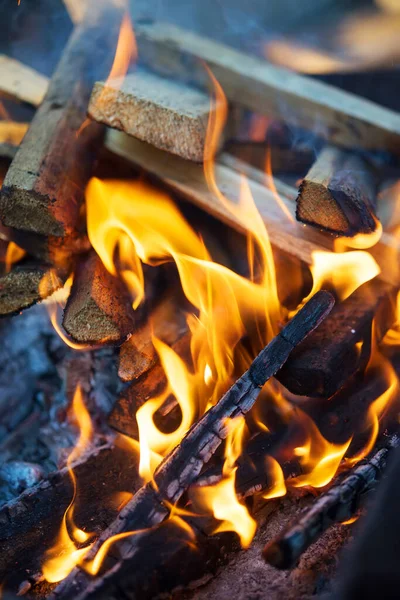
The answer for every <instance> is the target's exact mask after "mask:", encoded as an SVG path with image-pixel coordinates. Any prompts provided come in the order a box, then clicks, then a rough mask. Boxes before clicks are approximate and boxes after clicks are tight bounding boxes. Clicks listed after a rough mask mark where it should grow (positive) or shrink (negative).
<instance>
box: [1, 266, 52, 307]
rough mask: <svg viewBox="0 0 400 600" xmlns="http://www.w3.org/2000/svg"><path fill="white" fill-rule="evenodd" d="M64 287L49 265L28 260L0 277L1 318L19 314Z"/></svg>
mask: <svg viewBox="0 0 400 600" xmlns="http://www.w3.org/2000/svg"><path fill="white" fill-rule="evenodd" d="M62 285H63V281H62V279H60V278H59V277H58V276H57V274H56V273H55V271H54V270H53V269H52V268H51V267H49V266H48V265H43V264H40V263H38V262H37V261H33V260H27V261H23V262H22V264H20V265H18V264H17V265H16V266H14V267H13V268H12V269H11V271H10V272H9V273H6V274H4V275H2V276H0V316H2V317H4V316H7V315H13V314H18V313H20V312H21V311H22V310H24V309H25V308H29V307H30V306H33V305H34V304H36V303H37V302H40V301H41V300H44V299H45V298H47V297H48V296H51V294H52V293H53V292H55V291H56V290H57V289H58V288H60V287H61V286H62Z"/></svg>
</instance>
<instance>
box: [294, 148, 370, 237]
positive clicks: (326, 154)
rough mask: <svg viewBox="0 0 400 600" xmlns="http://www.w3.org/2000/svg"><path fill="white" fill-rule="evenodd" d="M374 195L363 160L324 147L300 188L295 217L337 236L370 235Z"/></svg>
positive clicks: (367, 169)
mask: <svg viewBox="0 0 400 600" xmlns="http://www.w3.org/2000/svg"><path fill="white" fill-rule="evenodd" d="M375 193H376V186H375V182H374V176H373V174H372V172H371V171H370V169H369V168H368V165H367V164H366V163H365V161H363V160H362V159H361V158H360V157H358V156H356V155H354V154H350V153H349V152H345V151H343V150H339V149H338V148H334V147H331V146H327V147H325V148H324V149H323V150H322V152H321V153H320V155H319V156H318V158H317V160H316V162H315V163H314V164H313V166H312V167H311V169H310V170H309V172H308V173H307V175H306V176H305V178H304V179H303V181H302V183H301V185H300V188H299V195H298V198H297V212H296V216H297V219H298V220H299V221H302V222H303V223H308V224H310V225H315V226H317V227H321V228H322V229H325V230H326V231H330V232H332V233H336V234H339V235H346V236H353V235H355V234H357V233H371V232H372V231H374V230H375V228H376V217H375V204H376V202H375Z"/></svg>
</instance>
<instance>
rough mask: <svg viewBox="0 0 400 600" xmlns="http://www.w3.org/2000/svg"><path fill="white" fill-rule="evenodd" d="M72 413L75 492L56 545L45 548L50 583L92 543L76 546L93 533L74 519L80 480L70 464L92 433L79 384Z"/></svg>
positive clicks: (71, 456)
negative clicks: (75, 427)
mask: <svg viewBox="0 0 400 600" xmlns="http://www.w3.org/2000/svg"><path fill="white" fill-rule="evenodd" d="M72 414H73V417H74V419H75V420H76V422H77V425H78V427H79V438H78V441H77V443H76V445H75V447H74V449H73V450H72V452H71V453H70V454H69V456H68V460H67V466H68V471H69V475H70V477H71V481H72V485H73V496H72V500H71V502H70V503H69V505H68V508H67V510H66V511H65V513H64V517H63V520H62V524H61V529H60V532H59V534H58V538H57V541H56V543H55V544H54V546H52V548H50V549H49V550H48V551H47V552H46V560H45V562H44V563H43V565H42V572H43V576H44V578H45V579H46V581H48V582H50V583H56V582H58V581H61V580H62V579H65V577H67V575H69V573H70V572H71V571H72V569H73V568H74V567H75V566H76V565H77V564H78V563H79V561H80V560H82V558H83V557H84V556H85V555H86V554H87V552H88V551H89V549H90V547H91V545H88V546H86V547H84V548H77V545H78V544H83V543H86V542H88V540H89V539H90V538H91V537H92V535H91V534H88V533H86V532H85V531H83V530H82V529H79V527H77V526H76V525H75V524H74V520H73V514H74V507H75V500H76V495H77V483H76V477H75V473H74V471H73V469H72V466H71V465H72V463H73V462H74V461H76V460H77V459H78V458H79V457H80V456H81V455H82V454H83V452H84V451H85V450H86V449H87V447H88V445H89V443H90V440H91V438H92V435H93V429H92V422H91V419H90V415H89V412H88V411H87V409H86V406H85V404H84V402H83V397H82V391H81V388H80V386H78V387H77V388H76V391H75V394H74V398H73V401H72Z"/></svg>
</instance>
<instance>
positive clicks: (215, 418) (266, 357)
mask: <svg viewBox="0 0 400 600" xmlns="http://www.w3.org/2000/svg"><path fill="white" fill-rule="evenodd" d="M333 303H334V300H333V298H332V296H331V295H330V294H329V293H327V292H318V293H317V294H316V295H315V296H314V297H313V298H312V299H311V300H310V301H309V302H308V303H307V304H306V305H305V306H304V307H303V309H302V310H301V311H299V313H297V315H296V316H295V317H294V318H293V319H292V320H291V321H290V322H289V323H288V324H287V325H286V326H285V327H284V328H283V329H282V331H281V332H280V334H279V335H278V336H276V337H275V338H274V339H273V340H272V342H271V343H270V344H269V345H268V346H266V348H264V350H263V351H262V352H261V353H260V354H259V356H258V357H257V358H256V359H255V361H254V362H253V364H252V365H251V367H250V369H249V370H248V371H247V372H246V373H244V375H242V377H241V378H240V379H239V380H238V381H237V382H236V383H235V384H234V385H233V386H232V387H231V389H230V390H229V391H228V392H227V393H226V394H225V395H224V396H223V398H221V400H220V401H219V402H218V403H217V404H216V405H215V406H214V407H213V408H211V409H210V410H209V411H207V412H206V413H205V415H204V416H203V417H202V418H201V419H200V421H198V422H197V423H196V424H195V425H193V427H192V428H191V429H190V430H189V431H188V433H187V434H186V436H185V437H184V438H183V440H182V441H181V443H180V444H179V446H177V447H176V448H175V449H174V450H173V451H172V452H171V453H170V454H169V455H168V456H167V457H166V458H165V459H164V461H163V462H162V463H161V465H160V466H159V467H158V469H157V470H156V472H155V474H154V483H155V486H154V487H153V485H152V484H147V485H146V486H144V487H143V488H141V490H140V491H139V492H137V493H136V494H135V496H134V498H133V499H132V500H131V501H130V502H129V503H128V504H127V506H126V507H125V508H124V509H123V510H122V512H121V513H120V515H119V517H118V519H117V520H116V521H115V522H114V523H113V524H112V525H111V526H110V527H109V528H108V530H106V531H105V532H104V534H103V535H102V536H101V538H100V540H99V543H98V544H97V545H96V547H95V548H94V550H93V553H94V552H95V551H97V550H98V548H99V544H101V543H102V541H104V540H106V539H108V538H109V537H110V536H111V535H114V534H116V533H120V532H121V531H124V532H129V531H135V530H143V529H144V528H148V527H152V526H154V525H157V524H158V523H160V522H161V521H162V520H163V519H164V518H165V517H166V515H167V514H168V509H167V508H166V506H167V505H166V504H165V502H167V503H170V504H172V505H173V504H175V503H176V502H178V500H179V499H180V498H181V496H182V494H184V492H185V491H186V490H187V489H188V487H189V486H190V485H191V484H192V483H193V481H194V480H195V479H196V477H197V476H198V475H199V473H200V471H201V469H202V467H203V466H204V464H205V463H207V462H208V461H209V460H210V458H211V457H212V456H213V454H214V453H215V451H216V450H217V448H218V447H219V446H220V445H221V443H222V442H223V440H224V439H225V438H226V436H227V434H228V430H227V427H226V419H229V418H234V417H235V416H238V415H244V414H246V413H247V412H248V411H249V410H250V409H251V407H252V406H253V404H254V402H255V401H256V399H257V396H258V394H259V390H260V388H261V387H262V386H263V385H264V383H265V382H266V381H267V380H268V379H269V378H270V377H272V376H273V375H274V374H275V373H276V372H277V371H278V370H279V369H280V368H281V366H282V365H283V364H284V362H285V361H286V360H287V358H288V356H289V355H290V353H291V352H292V350H293V348H294V347H295V346H296V345H297V344H298V343H300V342H301V340H303V339H304V338H305V337H306V336H307V335H308V334H310V333H311V331H313V330H314V329H315V328H316V327H318V325H319V324H320V323H321V322H322V320H323V319H324V318H325V317H326V315H327V314H328V313H329V312H330V310H331V309H332V306H333ZM140 538H141V535H140V534H139V535H136V536H133V537H132V538H131V539H129V537H128V538H126V539H124V540H120V541H119V543H117V544H116V545H117V548H118V549H119V551H120V552H121V554H122V558H121V557H120V558H117V556H116V555H115V549H114V550H113V552H112V555H110V554H109V555H108V557H107V559H106V563H105V564H106V569H107V570H108V572H107V573H106V574H103V576H102V577H100V578H99V579H97V580H96V581H95V582H94V583H92V582H91V581H90V579H88V576H87V575H86V574H85V573H84V572H83V571H78V570H75V571H72V573H71V574H70V576H69V577H68V578H67V579H65V581H64V582H63V583H62V584H61V585H60V586H59V587H58V588H57V589H56V590H55V595H54V597H56V598H59V597H65V598H67V597H71V594H72V595H74V597H79V598H81V599H82V598H85V597H90V596H92V597H97V598H99V597H106V596H104V594H103V595H100V594H101V593H102V590H103V591H104V588H108V589H107V592H105V593H108V591H109V586H110V585H111V586H112V585H114V583H113V582H116V581H117V580H118V579H119V573H120V572H123V571H124V569H125V566H127V565H129V566H130V564H131V562H132V559H134V556H135V555H136V553H137V548H138V544H140ZM90 553H91V555H93V553H92V551H91V552H90ZM125 572H126V571H125ZM134 580H135V574H133V573H132V570H131V569H130V575H129V582H130V584H131V585H130V587H134V585H135V583H134ZM129 582H128V583H129ZM107 597H110V596H108V595H107Z"/></svg>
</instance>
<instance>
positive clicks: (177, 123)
mask: <svg viewBox="0 0 400 600" xmlns="http://www.w3.org/2000/svg"><path fill="white" fill-rule="evenodd" d="M213 110H214V111H215V109H213ZM88 114H89V116H90V117H91V118H92V119H94V120H95V121H98V122H99V123H105V124H106V125H109V126H110V127H114V128H116V129H121V130H122V131H125V133H127V134H129V135H132V136H134V137H137V138H139V139H140V140H143V141H144V142H147V143H149V144H151V145H153V146H155V147H156V148H160V149H161V150H166V151H167V152H171V153H172V154H177V155H178V156H181V157H182V158H184V159H187V160H193V161H195V162H203V159H204V152H205V142H206V134H207V125H208V121H209V118H210V116H211V109H210V100H209V98H208V95H207V94H205V93H204V92H201V91H200V90H198V89H196V88H193V87H190V86H187V85H185V84H182V83H179V82H174V81H171V80H169V79H166V78H164V77H160V76H158V75H155V74H152V73H148V72H145V71H135V72H134V73H132V74H129V75H127V76H126V77H125V78H123V79H120V80H114V81H109V82H97V83H96V84H95V86H94V88H93V92H92V95H91V98H90V103H89V108H88Z"/></svg>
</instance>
